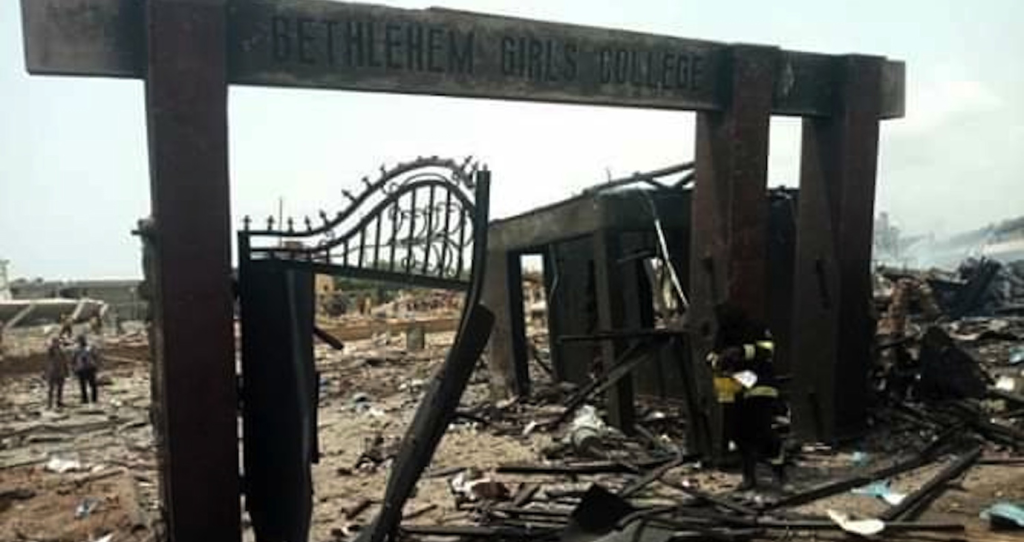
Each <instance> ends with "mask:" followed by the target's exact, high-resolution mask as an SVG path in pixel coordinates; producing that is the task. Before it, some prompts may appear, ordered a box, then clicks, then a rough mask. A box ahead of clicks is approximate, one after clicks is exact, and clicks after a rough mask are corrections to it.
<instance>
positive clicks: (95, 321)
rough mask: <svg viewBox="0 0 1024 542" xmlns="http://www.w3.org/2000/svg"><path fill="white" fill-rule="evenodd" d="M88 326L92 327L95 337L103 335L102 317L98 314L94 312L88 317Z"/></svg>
mask: <svg viewBox="0 0 1024 542" xmlns="http://www.w3.org/2000/svg"><path fill="white" fill-rule="evenodd" d="M89 328H91V329H92V333H93V335H96V336H97V337H98V336H101V335H103V319H102V318H100V315H99V314H94V315H92V318H90V319H89Z"/></svg>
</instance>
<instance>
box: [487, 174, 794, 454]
mask: <svg viewBox="0 0 1024 542" xmlns="http://www.w3.org/2000/svg"><path fill="white" fill-rule="evenodd" d="M692 168H693V164H692V163H686V164H682V165H680V166H673V167H669V168H665V169H662V170H658V171H654V172H651V173H645V174H637V175H634V176H630V177H628V178H625V179H621V180H618V181H611V182H609V183H607V184H605V185H598V186H595V187H592V188H591V189H588V190H586V191H584V192H583V193H582V194H580V195H578V196H575V197H573V198H570V199H567V200H563V201H560V202H558V203H554V204H551V205H548V206H545V207H542V208H539V209H534V210H531V211H528V212H526V213H523V214H520V215H516V216H513V217H509V218H505V219H501V220H496V221H494V222H492V223H491V224H490V227H489V231H488V263H487V270H488V274H487V278H486V282H485V285H484V295H483V299H484V302H485V304H486V305H487V306H488V307H489V308H490V309H491V310H492V311H493V312H494V313H495V315H496V325H495V329H494V331H493V332H492V337H491V343H490V348H489V357H488V361H489V363H490V368H491V372H492V382H493V383H494V384H495V386H496V388H497V393H498V394H499V395H503V396H510V395H523V396H525V395H529V393H530V378H531V377H530V372H529V369H528V365H529V359H528V358H529V357H530V356H531V351H530V349H529V348H528V347H527V342H526V334H525V329H526V318H527V315H526V314H524V302H523V301H524V299H523V294H524V292H523V288H522V285H521V282H520V277H521V276H522V263H521V262H522V260H521V258H522V257H523V256H529V255H535V256H540V257H541V258H542V262H543V278H544V283H543V284H544V294H545V298H546V303H547V311H548V315H547V320H546V322H547V327H548V337H549V344H548V345H546V346H547V351H549V352H550V358H551V367H552V369H553V372H554V374H555V376H556V377H557V379H558V380H560V381H565V382H570V383H574V384H577V385H584V384H586V383H587V382H588V381H590V379H591V378H592V377H593V376H594V375H595V374H600V373H602V372H604V371H610V370H612V369H613V368H614V367H616V366H622V365H636V366H635V367H634V368H633V369H632V370H631V371H629V373H628V374H626V375H625V376H624V377H623V379H622V380H621V381H620V382H619V383H618V384H617V385H616V387H615V391H614V392H612V393H610V394H609V396H608V397H609V398H608V407H609V412H608V416H609V418H610V419H611V420H613V424H614V425H615V426H617V427H619V428H621V429H623V430H626V431H630V430H631V426H632V420H633V419H634V418H635V416H634V413H633V409H634V395H637V396H644V397H648V398H660V399H675V400H679V401H686V402H687V403H688V404H689V406H690V409H689V410H690V413H689V416H690V418H691V421H693V419H694V417H697V416H698V415H699V413H702V412H703V413H706V414H701V415H704V416H709V417H711V418H713V415H712V414H711V413H710V412H711V411H712V410H713V408H714V405H713V403H714V400H713V397H712V395H711V394H710V392H709V389H708V388H707V386H706V385H705V384H706V383H707V382H708V381H710V373H709V372H708V370H707V369H706V367H704V365H705V364H704V363H703V359H702V358H701V359H700V360H699V362H697V363H694V353H693V351H692V348H691V347H692V346H693V345H692V342H691V341H690V340H689V339H688V338H687V335H688V334H689V333H690V332H691V331H692V330H690V329H685V328H686V326H685V325H683V326H680V325H679V324H681V322H680V321H678V320H679V319H680V318H683V315H684V314H685V313H686V312H687V310H686V309H687V307H686V305H687V303H688V300H687V295H686V293H685V292H687V291H689V290H690V280H689V279H690V267H689V261H690V258H691V252H690V245H691V243H690V238H691V236H692V235H693V230H692V226H691V220H692V212H691V211H690V208H691V205H692V199H693V193H692V189H691V188H690V183H691V182H692V180H693V170H692ZM677 175H682V178H681V179H679V180H678V181H677V180H675V179H672V181H674V182H672V183H666V182H664V179H667V178H669V177H670V176H677ZM659 181H662V182H659ZM796 198H797V191H796V190H793V189H773V190H771V191H769V193H768V198H767V205H768V208H769V209H768V217H769V224H768V236H767V239H766V242H767V243H768V244H769V246H768V247H766V253H767V254H768V260H767V263H768V269H767V273H768V277H769V280H770V281H771V284H772V285H773V287H772V288H771V290H770V292H769V298H768V307H769V313H768V315H767V316H768V317H767V324H768V326H769V328H770V329H772V331H773V333H774V334H775V336H776V342H777V344H778V346H777V350H776V355H775V363H776V366H777V372H778V374H779V375H780V378H781V380H782V381H783V382H790V381H791V374H790V371H791V367H792V361H791V336H792V330H791V323H792V310H793V299H792V294H793V289H792V288H793V265H794V262H793V258H794V255H795V247H796V237H795V232H796V214H795V213H796V206H797V201H796ZM673 326H675V327H676V330H677V331H678V332H679V344H678V345H676V347H674V348H658V349H657V352H655V353H654V354H653V356H652V355H651V352H648V351H647V350H646V349H638V350H636V351H633V352H632V355H629V356H625V357H620V353H615V352H610V351H608V350H607V349H603V348H602V345H601V341H600V340H596V338H597V337H598V335H599V334H600V333H601V332H605V333H613V334H616V338H617V339H619V340H622V341H624V342H626V343H627V347H626V348H629V345H632V344H634V343H639V342H643V341H644V340H645V339H649V338H651V337H652V335H656V334H658V333H659V331H660V332H671V328H672V327H673ZM684 330H685V332H684ZM587 337H590V338H591V340H585V339H586V338H587ZM581 339H584V340H581ZM647 357H651V358H652V360H651V361H650V363H644V362H643V361H642V360H639V358H647ZM634 360H636V361H638V362H639V364H633V363H631V362H633V361H634ZM602 368H603V371H602ZM595 369H597V370H595ZM694 427H695V426H694ZM707 430H708V432H707V433H705V434H701V433H698V432H691V434H690V437H691V440H692V442H691V444H692V445H693V446H695V447H696V449H702V450H705V451H708V450H710V449H711V448H712V447H714V446H721V443H720V442H718V443H715V442H712V441H713V440H714V439H713V438H712V436H713V435H714V434H717V433H718V432H717V431H714V430H712V429H711V428H710V427H709V428H707Z"/></svg>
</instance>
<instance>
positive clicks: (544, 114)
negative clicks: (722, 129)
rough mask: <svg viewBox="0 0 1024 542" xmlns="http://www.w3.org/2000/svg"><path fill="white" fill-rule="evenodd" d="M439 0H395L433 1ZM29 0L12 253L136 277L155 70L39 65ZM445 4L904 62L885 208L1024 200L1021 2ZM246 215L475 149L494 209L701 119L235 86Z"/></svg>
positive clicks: (17, 259)
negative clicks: (903, 100)
mask: <svg viewBox="0 0 1024 542" xmlns="http://www.w3.org/2000/svg"><path fill="white" fill-rule="evenodd" d="M438 1H439V0H423V1H418V0H406V1H394V2H390V3H391V4H392V5H396V6H401V7H428V6H429V5H432V4H437V3H438ZM18 4H19V3H18V2H16V1H15V0H0V259H2V258H6V259H9V260H11V262H12V264H11V274H12V277H18V276H26V277H36V276H42V277H47V278H86V277H88V278H102V277H135V276H139V275H140V274H141V272H140V269H139V251H138V245H137V242H136V240H135V239H134V238H132V237H131V236H130V235H129V231H130V230H131V228H132V227H133V225H134V224H135V221H136V219H137V218H139V217H142V216H144V215H146V214H148V208H149V194H148V179H147V175H148V173H147V151H146V128H145V117H144V104H143V87H142V83H141V82H139V81H121V80H93V79H78V78H55V77H29V76H28V75H27V74H26V72H25V69H24V63H23V60H22V36H21V24H20V13H19V7H18ZM441 5H444V6H445V7H452V8H461V9H469V10H475V11H484V12H494V13H501V14H508V15H515V16H522V17H530V18H537V19H548V20H554V21H562V22H572V23H579V24H588V25H596V26H607V27H617V28H624V29H630V30H637V31H645V32H656V33H662V34H671V35H676V36H681V37H690V38H700V39H710V40H717V41H724V42H746V43H765V44H774V45H779V46H781V47H784V48H787V49H798V50H809V51H818V52H825V53H836V54H840V53H849V52H858V53H868V54H879V55H885V56H888V57H890V58H895V59H902V60H905V61H906V62H907V79H908V94H907V113H908V114H907V118H905V119H902V120H896V121H890V122H887V123H885V124H884V125H883V128H882V141H881V156H880V162H879V182H878V185H879V187H878V200H877V206H876V208H877V209H878V210H879V211H889V212H890V213H892V214H893V215H894V216H895V218H896V219H897V220H898V221H899V222H900V223H901V224H902V225H903V226H904V228H905V229H906V230H909V231H912V232H923V231H936V232H938V233H949V232H953V231H957V230H961V229H965V228H971V227H975V226H980V225H983V224H986V223H988V222H991V221H995V220H1000V219H1003V218H1007V217H1011V216H1016V215H1020V214H1024V190H1021V181H1022V180H1024V179H1022V177H1024V175H1022V173H1024V100H1022V99H1021V98H1020V96H1021V91H1022V90H1024V61H1022V60H1021V59H1022V58H1024V32H1022V30H1021V28H1022V27H1021V25H1022V24H1024V2H1020V1H1018V0H979V1H977V2H965V1H963V0H901V1H893V0H884V1H880V0H847V1H825V0H774V1H771V2H765V1H761V0H745V1H741V0H703V1H691V0H632V1H630V2H625V1H619V2H607V1H600V0H569V1H558V0H516V1H513V0H445V2H444V3H442V4H441ZM229 131H230V138H231V164H230V165H231V191H232V212H233V215H234V217H235V222H234V223H235V224H236V225H238V224H239V223H240V217H241V216H242V215H244V214H252V215H254V216H266V215H268V214H271V213H273V212H274V211H275V209H276V206H277V199H278V197H284V198H285V212H286V214H288V213H292V214H295V215H297V216H301V215H303V214H306V213H310V214H312V213H315V211H316V210H317V209H319V208H325V209H328V210H332V209H336V208H337V207H338V206H339V205H340V204H341V203H342V197H341V195H340V190H341V189H342V188H344V187H350V186H353V185H355V184H356V183H358V179H359V178H360V177H361V176H363V175H365V174H371V175H372V174H373V173H374V172H375V171H377V168H378V167H379V165H380V164H381V163H387V164H393V163H395V162H397V161H402V160H406V159H409V158H411V157H415V156H417V155H433V154H436V155H441V156H457V157H462V156H466V155H474V156H476V157H479V159H481V160H482V161H483V162H485V163H486V164H488V165H489V166H490V168H491V169H492V170H493V172H494V175H493V183H494V184H493V189H492V190H493V207H492V216H495V217H501V216H508V215H511V214H515V213H518V212H522V211H525V210H527V209H529V208H531V207H533V206H536V205H539V204H543V203H548V202H552V201H556V200H559V199H562V198H565V197H568V196H570V195H572V194H573V193H575V192H577V191H578V190H580V189H581V188H583V187H585V186H588V185H590V184H593V183H596V182H599V181H601V180H603V179H605V177H606V170H610V171H611V172H612V173H613V174H615V175H621V174H626V173H630V172H633V171H637V170H645V169H653V168H656V167H661V166H664V165H667V164H671V163H676V162H679V161H683V160H687V159H690V158H691V157H692V155H693V116H692V115H691V114H688V113H672V112H664V111H643V110H632V109H613V108H594V107H581V106H556V105H544V104H524V103H505V102H496V101H484V100H464V99H452V98H432V97H417V96H392V95H380V94H364V93H355V92H338V91H298V90H278V89H254V88H232V89H231V92H230V128H229ZM798 135H799V124H798V121H796V120H793V119H779V120H774V121H773V123H772V139H771V156H770V160H769V164H770V169H769V178H770V180H771V184H775V185H777V184H790V185H792V184H795V182H796V179H797V171H798V161H797V157H798V155H799V138H798Z"/></svg>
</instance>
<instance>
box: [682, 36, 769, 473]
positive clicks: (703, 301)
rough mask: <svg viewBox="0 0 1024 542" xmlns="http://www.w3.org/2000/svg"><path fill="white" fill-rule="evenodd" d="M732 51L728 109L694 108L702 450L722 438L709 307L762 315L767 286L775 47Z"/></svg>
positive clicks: (696, 356)
mask: <svg viewBox="0 0 1024 542" xmlns="http://www.w3.org/2000/svg"><path fill="white" fill-rule="evenodd" d="M729 54H730V57H731V58H729V62H730V63H731V70H730V71H729V77H728V80H727V81H724V82H723V84H724V87H725V88H726V92H727V93H728V94H727V96H726V98H725V100H724V102H725V108H724V109H723V110H722V111H717V112H702V113H698V114H697V144H696V147H697V148H696V153H695V156H696V172H695V184H694V191H693V205H692V213H693V215H692V216H693V218H692V224H693V227H692V228H691V235H692V237H691V244H690V247H691V248H690V291H691V306H690V317H689V318H690V325H691V326H692V329H693V330H694V333H693V334H692V335H691V337H692V343H691V344H692V352H693V357H692V363H694V364H695V366H696V367H695V371H694V374H695V375H696V376H697V377H698V381H699V383H698V384H697V389H698V391H699V392H700V395H701V397H700V398H699V403H700V406H701V408H702V410H703V411H704V413H705V414H707V415H708V417H709V421H710V422H711V423H710V430H711V435H695V437H696V440H697V442H696V445H697V447H698V448H699V451H700V452H701V453H702V454H703V455H704V456H706V457H720V456H721V453H722V452H723V451H724V444H725V443H724V442H722V440H723V439H722V425H721V416H720V414H719V412H718V406H717V403H716V401H715V396H714V392H713V390H712V389H711V378H710V375H709V372H708V371H709V370H708V368H707V367H706V365H705V363H704V359H705V358H706V356H707V353H708V352H709V351H710V350H711V347H712V341H713V338H714V333H715V318H714V307H715V305H716V304H717V303H720V302H723V301H726V300H728V301H731V302H733V303H736V304H738V305H739V306H740V307H742V308H743V309H745V310H746V311H747V312H748V314H749V315H750V316H751V317H753V318H755V319H758V320H761V321H764V319H765V316H766V310H765V300H766V293H765V292H766V289H767V286H768V284H767V282H768V266H767V258H766V256H767V238H768V237H767V231H768V198H767V171H768V132H769V120H770V118H771V110H772V93H773V88H774V84H775V72H776V69H777V66H778V62H779V50H778V49H776V48H774V47H759V46H750V45H738V46H734V47H732V48H730V50H729ZM698 415H699V414H698Z"/></svg>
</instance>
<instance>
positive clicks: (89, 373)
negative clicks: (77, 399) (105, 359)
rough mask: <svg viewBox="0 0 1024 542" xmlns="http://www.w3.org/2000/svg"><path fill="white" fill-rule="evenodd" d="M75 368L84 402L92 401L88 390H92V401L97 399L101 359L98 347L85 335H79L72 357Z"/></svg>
mask: <svg viewBox="0 0 1024 542" xmlns="http://www.w3.org/2000/svg"><path fill="white" fill-rule="evenodd" d="M72 360H73V365H74V369H75V376H76V377H77V378H78V386H79V387H80V388H81V390H82V404H86V403H88V402H90V396H89V393H87V392H92V397H91V399H92V402H93V403H95V402H96V400H97V394H96V373H97V371H98V370H99V360H98V357H97V355H96V349H95V348H93V346H92V345H91V344H89V343H88V341H87V340H86V339H85V335H79V336H78V347H77V348H76V349H75V352H74V355H73V357H72Z"/></svg>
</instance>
